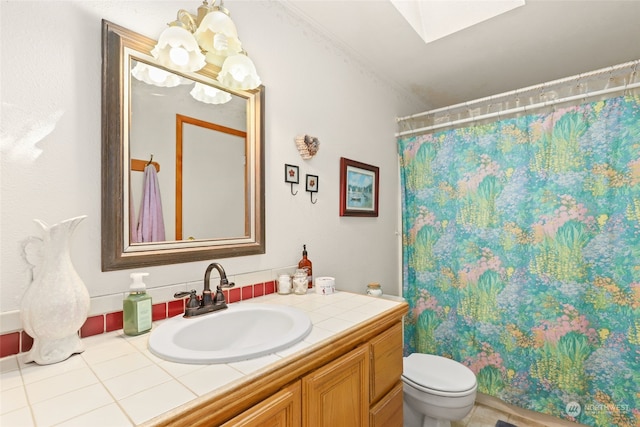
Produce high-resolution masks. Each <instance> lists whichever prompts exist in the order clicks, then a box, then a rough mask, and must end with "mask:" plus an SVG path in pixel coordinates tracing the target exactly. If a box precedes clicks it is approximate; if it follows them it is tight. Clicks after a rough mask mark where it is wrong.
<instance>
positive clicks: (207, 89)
mask: <svg viewBox="0 0 640 427" xmlns="http://www.w3.org/2000/svg"><path fill="white" fill-rule="evenodd" d="M189 93H190V94H191V96H192V97H193V98H194V99H196V100H198V101H200V102H204V103H207V104H225V103H227V102H229V101H231V94H229V93H227V92H225V91H223V90H220V89H216V88H215V87H211V86H207V85H203V84H202V83H199V82H196V84H195V85H194V86H193V89H191V92H189Z"/></svg>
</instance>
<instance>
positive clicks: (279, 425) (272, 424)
mask: <svg viewBox="0 0 640 427" xmlns="http://www.w3.org/2000/svg"><path fill="white" fill-rule="evenodd" d="M301 408H302V393H301V391H300V381H296V382H295V383H294V384H292V385H290V386H288V387H286V388H284V389H282V390H280V391H279V392H277V393H276V394H274V395H273V396H271V397H269V398H267V399H265V400H263V401H262V402H260V403H258V404H257V405H255V406H254V407H252V408H251V409H247V410H246V411H244V412H243V413H242V414H240V415H238V416H237V417H235V418H233V419H231V420H229V421H228V422H226V423H225V424H223V425H222V426H221V427H300V423H301V420H302V413H301Z"/></svg>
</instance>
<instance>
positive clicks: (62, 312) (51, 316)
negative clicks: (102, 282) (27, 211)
mask: <svg viewBox="0 0 640 427" xmlns="http://www.w3.org/2000/svg"><path fill="white" fill-rule="evenodd" d="M85 218H86V215H85V216H79V217H75V218H71V219H67V220H65V221H62V222H61V223H59V224H54V225H52V226H49V225H47V224H46V223H44V222H43V221H40V220H37V219H36V220H35V221H36V223H38V225H40V226H41V227H42V230H43V232H44V237H43V238H42V239H41V238H39V237H35V236H31V237H30V238H29V241H28V243H27V244H26V245H25V247H24V251H25V256H26V259H27V261H28V262H29V264H31V265H33V267H34V268H33V282H31V284H30V285H29V287H28V288H27V290H26V292H25V294H24V296H23V298H22V304H21V306H20V317H21V319H22V326H23V328H24V330H25V332H26V333H27V334H29V336H30V337H32V338H33V346H32V347H31V350H29V352H28V353H27V355H26V357H25V362H35V363H37V364H39V365H48V364H51V363H57V362H61V361H63V360H66V359H68V358H69V356H71V355H72V354H74V353H81V352H83V351H84V344H83V343H82V340H81V339H80V335H79V334H78V330H79V329H80V328H81V327H82V325H83V324H84V322H85V321H86V320H87V314H88V313H89V292H88V291H87V288H86V287H85V285H84V282H83V281H82V279H81V278H80V276H79V275H78V273H77V272H76V270H75V268H74V267H73V264H72V263H71V257H70V255H69V241H70V238H71V235H72V234H73V231H74V230H75V229H76V227H77V226H78V224H79V223H80V222H81V221H82V220H83V219H85Z"/></svg>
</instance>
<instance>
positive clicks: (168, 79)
mask: <svg viewBox="0 0 640 427" xmlns="http://www.w3.org/2000/svg"><path fill="white" fill-rule="evenodd" d="M131 75H132V76H133V77H135V78H136V79H138V80H140V81H141V82H144V83H147V84H150V85H154V86H159V87H175V86H178V85H179V84H180V83H181V81H180V77H178V76H176V75H175V74H173V73H170V72H168V71H165V70H161V69H160V68H157V67H152V66H151V65H147V64H145V63H142V62H138V63H137V64H136V66H135V67H133V70H131Z"/></svg>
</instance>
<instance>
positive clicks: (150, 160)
mask: <svg viewBox="0 0 640 427" xmlns="http://www.w3.org/2000/svg"><path fill="white" fill-rule="evenodd" d="M151 163H153V153H152V154H151V158H150V159H149V163H147V166H149V165H150V164H151Z"/></svg>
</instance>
